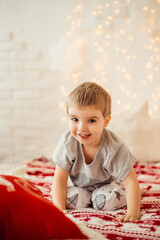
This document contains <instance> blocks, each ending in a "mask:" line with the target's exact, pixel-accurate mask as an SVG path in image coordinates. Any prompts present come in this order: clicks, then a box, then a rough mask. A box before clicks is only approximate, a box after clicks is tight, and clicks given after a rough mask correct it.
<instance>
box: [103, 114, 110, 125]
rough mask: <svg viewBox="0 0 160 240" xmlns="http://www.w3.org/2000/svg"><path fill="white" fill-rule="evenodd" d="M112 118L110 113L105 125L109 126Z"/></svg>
mask: <svg viewBox="0 0 160 240" xmlns="http://www.w3.org/2000/svg"><path fill="white" fill-rule="evenodd" d="M110 120H111V115H109V116H108V117H107V118H106V119H105V122H104V127H107V126H108V124H109V122H110Z"/></svg>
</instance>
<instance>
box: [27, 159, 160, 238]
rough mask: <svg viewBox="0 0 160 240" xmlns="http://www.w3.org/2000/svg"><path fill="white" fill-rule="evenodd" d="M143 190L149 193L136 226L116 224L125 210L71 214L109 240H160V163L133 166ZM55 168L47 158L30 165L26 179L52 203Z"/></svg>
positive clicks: (81, 210) (134, 224) (75, 212)
mask: <svg viewBox="0 0 160 240" xmlns="http://www.w3.org/2000/svg"><path fill="white" fill-rule="evenodd" d="M134 169H135V172H136V174H137V177H138V180H139V183H140V186H141V188H146V189H147V190H148V192H147V193H146V194H145V195H144V196H143V197H142V200H141V218H140V221H139V222H137V223H121V222H118V221H117V220H116V217H117V216H118V215H121V214H124V212H126V208H123V209H120V210H117V211H114V212H113V211H110V212H109V211H108V212H107V211H97V210H94V209H91V208H89V209H79V210H73V211H71V214H72V215H73V216H74V217H75V218H77V219H79V220H80V221H83V223H84V224H85V225H86V226H87V227H89V228H91V229H94V230H95V231H98V232H99V233H101V234H102V235H103V236H104V237H105V238H106V239H114V240H127V239H132V240H144V239H150V240H158V239H160V163H145V164H141V163H138V162H137V163H136V164H135V165H134ZM54 170H55V168H54V165H53V163H52V161H50V160H48V159H46V158H40V159H35V160H33V161H32V162H30V163H29V164H28V168H27V175H26V178H27V179H28V180H29V181H30V182H31V183H33V184H34V185H35V186H37V187H38V188H39V189H40V190H41V191H42V192H43V194H44V197H45V198H46V199H48V200H49V201H52V197H51V185H52V181H53V177H54Z"/></svg>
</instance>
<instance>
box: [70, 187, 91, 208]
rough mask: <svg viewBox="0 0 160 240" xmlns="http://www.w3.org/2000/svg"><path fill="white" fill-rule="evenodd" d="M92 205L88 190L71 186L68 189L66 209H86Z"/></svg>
mask: <svg viewBox="0 0 160 240" xmlns="http://www.w3.org/2000/svg"><path fill="white" fill-rule="evenodd" d="M90 204H91V193H90V192H88V191H87V189H84V188H80V187H75V186H70V187H68V188H67V200H66V207H67V208H68V209H76V208H86V207H89V206H90Z"/></svg>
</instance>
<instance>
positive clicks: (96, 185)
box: [53, 82, 141, 222]
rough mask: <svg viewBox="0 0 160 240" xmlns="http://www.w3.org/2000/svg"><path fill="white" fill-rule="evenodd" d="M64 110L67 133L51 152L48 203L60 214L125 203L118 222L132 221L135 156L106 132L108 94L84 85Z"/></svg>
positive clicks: (137, 196)
mask: <svg viewBox="0 0 160 240" xmlns="http://www.w3.org/2000/svg"><path fill="white" fill-rule="evenodd" d="M66 109H67V115H68V121H69V131H68V132H67V133H66V134H64V135H63V136H62V138H61V140H60V142H59V144H58V146H57V148H56V150H55V152H54V154H53V161H54V162H55V164H56V170H55V176H54V181H53V189H54V190H53V203H54V204H55V205H56V206H57V207H58V208H59V209H60V210H62V211H63V212H64V213H65V212H66V211H67V210H66V209H75V208H86V207H90V206H92V207H93V208H94V209H98V210H106V211H112V210H116V209H119V208H121V207H124V206H126V204H127V214H126V215H123V216H120V217H119V218H118V220H119V221H124V222H136V221H138V220H139V216H140V201H141V190H140V187H139V184H138V181H137V178H136V175H135V173H134V170H133V164H134V162H135V158H134V157H133V156H132V154H131V153H130V151H129V149H128V148H127V147H126V146H125V144H124V143H123V142H122V141H121V140H120V139H119V138H118V137H117V136H116V135H115V134H114V133H113V132H112V131H110V130H108V129H106V127H107V126H108V124H109V122H110V120H111V97H110V95H109V93H108V92H107V91H106V90H105V89H104V88H102V87H101V86H99V85H98V84H96V83H93V82H84V83H82V84H81V85H79V86H78V87H77V88H75V89H74V90H73V91H72V92H71V93H70V95H69V97H68V99H67V103H66ZM68 176H69V177H70V180H71V183H70V185H68Z"/></svg>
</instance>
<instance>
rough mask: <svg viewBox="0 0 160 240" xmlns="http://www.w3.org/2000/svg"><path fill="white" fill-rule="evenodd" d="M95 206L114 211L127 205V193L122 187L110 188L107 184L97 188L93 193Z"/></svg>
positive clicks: (98, 208) (95, 207)
mask: <svg viewBox="0 0 160 240" xmlns="http://www.w3.org/2000/svg"><path fill="white" fill-rule="evenodd" d="M92 204H93V208H94V209H97V210H104V211H114V210H117V209H119V208H121V207H124V206H126V194H125V191H122V189H121V188H118V187H117V188H114V189H109V188H108V187H107V186H104V187H101V188H100V189H97V190H96V191H95V192H94V193H93V195H92Z"/></svg>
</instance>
